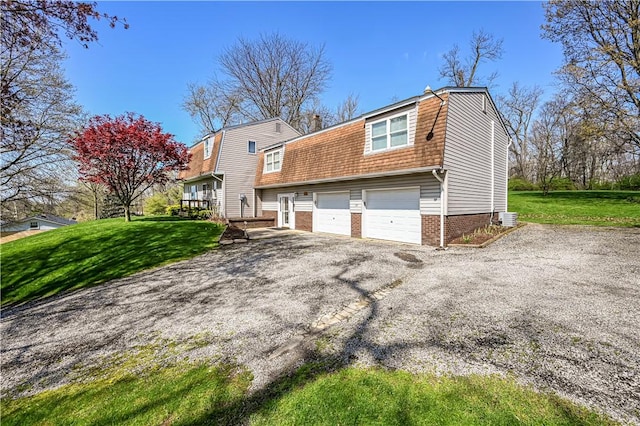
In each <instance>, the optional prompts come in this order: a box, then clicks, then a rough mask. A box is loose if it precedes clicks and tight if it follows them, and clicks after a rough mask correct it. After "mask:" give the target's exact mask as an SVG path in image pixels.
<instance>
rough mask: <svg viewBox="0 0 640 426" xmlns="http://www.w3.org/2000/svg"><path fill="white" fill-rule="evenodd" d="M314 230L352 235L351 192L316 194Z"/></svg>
mask: <svg viewBox="0 0 640 426" xmlns="http://www.w3.org/2000/svg"><path fill="white" fill-rule="evenodd" d="M313 230H314V232H327V233H330V234H339V235H351V212H350V211H349V193H348V192H335V193H318V194H317V195H316V217H315V220H314V226H313Z"/></svg>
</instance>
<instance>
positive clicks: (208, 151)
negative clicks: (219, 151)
mask: <svg viewBox="0 0 640 426" xmlns="http://www.w3.org/2000/svg"><path fill="white" fill-rule="evenodd" d="M209 157H211V143H210V142H209V138H207V139H205V140H204V158H209Z"/></svg>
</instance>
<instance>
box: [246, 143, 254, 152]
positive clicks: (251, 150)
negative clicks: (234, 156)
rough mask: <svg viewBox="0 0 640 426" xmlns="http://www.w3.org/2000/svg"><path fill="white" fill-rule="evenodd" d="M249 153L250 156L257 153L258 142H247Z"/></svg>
mask: <svg viewBox="0 0 640 426" xmlns="http://www.w3.org/2000/svg"><path fill="white" fill-rule="evenodd" d="M247 152H248V153H249V154H255V153H256V141H249V142H247Z"/></svg>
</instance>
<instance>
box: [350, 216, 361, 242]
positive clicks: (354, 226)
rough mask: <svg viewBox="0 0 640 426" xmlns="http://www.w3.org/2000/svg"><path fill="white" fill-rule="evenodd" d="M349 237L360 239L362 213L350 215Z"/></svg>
mask: <svg viewBox="0 0 640 426" xmlns="http://www.w3.org/2000/svg"><path fill="white" fill-rule="evenodd" d="M351 236H352V237H354V238H362V213H351Z"/></svg>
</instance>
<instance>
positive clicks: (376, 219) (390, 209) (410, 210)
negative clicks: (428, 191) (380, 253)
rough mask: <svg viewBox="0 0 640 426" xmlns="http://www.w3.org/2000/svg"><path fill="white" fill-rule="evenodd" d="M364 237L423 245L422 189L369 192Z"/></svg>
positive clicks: (367, 194)
mask: <svg viewBox="0 0 640 426" xmlns="http://www.w3.org/2000/svg"><path fill="white" fill-rule="evenodd" d="M366 201H367V202H366V210H365V218H364V230H363V231H364V232H363V234H364V236H366V237H368V238H379V239H381V240H391V241H401V242H405V243H414V244H421V243H422V237H421V229H422V224H421V222H422V221H421V217H420V189H419V188H410V189H392V190H388V189H385V190H368V191H367V192H366Z"/></svg>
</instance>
